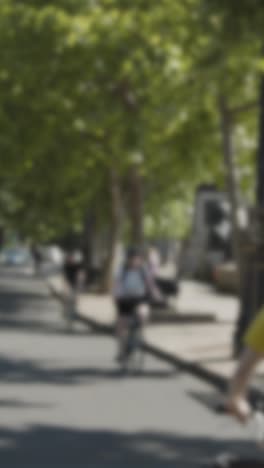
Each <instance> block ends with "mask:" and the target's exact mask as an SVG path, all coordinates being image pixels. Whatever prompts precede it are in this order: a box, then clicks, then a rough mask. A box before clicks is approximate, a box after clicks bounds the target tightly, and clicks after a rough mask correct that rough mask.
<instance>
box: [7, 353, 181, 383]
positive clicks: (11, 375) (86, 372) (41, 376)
mask: <svg viewBox="0 0 264 468" xmlns="http://www.w3.org/2000/svg"><path fill="white" fill-rule="evenodd" d="M176 375H177V374H176V373H175V370H173V372H172V371H170V370H169V371H168V370H160V369H156V370H155V369H149V370H145V371H142V372H141V373H140V374H124V373H123V372H122V371H121V370H120V369H119V368H98V367H91V366H82V367H69V366H68V365H67V367H55V366H53V367H50V366H49V363H48V362H46V363H45V361H36V360H34V361H33V360H26V359H10V358H9V357H7V356H0V380H1V383H23V384H25V383H27V384H36V383H37V384H40V383H41V384H44V385H50V384H52V385H74V384H78V383H83V382H85V383H88V384H92V383H97V382H100V381H102V382H103V381H104V380H113V381H119V380H121V379H124V378H126V379H128V378H130V379H150V380H151V379H153V380H155V379H169V378H171V377H173V378H175V376H176Z"/></svg>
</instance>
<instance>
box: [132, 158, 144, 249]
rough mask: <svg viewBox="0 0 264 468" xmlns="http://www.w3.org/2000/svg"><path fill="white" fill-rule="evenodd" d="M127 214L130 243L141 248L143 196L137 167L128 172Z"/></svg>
mask: <svg viewBox="0 0 264 468" xmlns="http://www.w3.org/2000/svg"><path fill="white" fill-rule="evenodd" d="M128 212H129V218H130V233H131V236H130V237H131V243H132V244H134V245H137V246H142V245H143V243H144V195H143V181H142V177H141V175H140V174H139V169H138V167H137V166H133V167H131V169H130V172H129V193H128Z"/></svg>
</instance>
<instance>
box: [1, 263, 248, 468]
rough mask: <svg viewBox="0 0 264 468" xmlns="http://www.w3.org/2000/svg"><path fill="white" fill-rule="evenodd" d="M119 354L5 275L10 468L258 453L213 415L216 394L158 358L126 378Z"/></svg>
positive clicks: (40, 293) (36, 288)
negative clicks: (67, 328)
mask: <svg viewBox="0 0 264 468" xmlns="http://www.w3.org/2000/svg"><path fill="white" fill-rule="evenodd" d="M114 352H115V344H114V341H113V340H112V339H111V338H106V337H103V336H96V335H94V334H93V333H92V332H91V331H90V330H88V329H86V328H81V326H80V328H78V330H76V333H75V334H74V335H67V334H65V333H64V330H63V324H62V321H61V314H60V308H59V305H58V304H57V303H56V302H55V301H54V300H53V299H51V298H50V297H49V294H48V291H47V288H46V287H45V285H44V284H43V283H42V282H41V281H39V280H32V278H30V277H28V278H27V277H24V276H20V275H19V274H17V275H14V274H12V275H10V274H7V273H6V272H3V271H2V273H1V272H0V380H1V390H0V411H1V418H0V461H1V466H3V467H5V468H6V467H11V466H19V467H33V466H34V467H54V468H55V467H56V468H57V467H60V466H61V467H62V466H63V467H65V466H66V467H72V468H74V467H77V468H78V467H84V466H85V467H90V466H91V467H95V468H98V467H100V468H103V467H105V468H106V467H119V466H120V467H121V466H122V467H125V466H126V467H128V468H132V467H137V468H140V467H148V466H151V467H154V468H160V467H166V466H176V467H179V468H185V467H186V468H195V467H203V466H205V467H206V466H211V461H212V459H213V458H214V457H215V456H216V455H217V454H219V453H221V452H223V451H228V450H233V451H235V452H241V453H242V452H243V453H249V452H250V451H252V450H253V451H255V448H254V446H253V444H252V443H250V442H248V440H249V437H250V434H249V431H248V430H244V429H241V428H240V427H238V426H237V425H236V424H235V423H231V422H229V420H226V419H225V418H224V419H222V418H219V417H216V416H215V414H214V412H213V411H212V410H211V409H210V401H211V399H212V398H214V391H213V389H212V388H210V387H207V386H205V385H204V384H203V383H201V382H199V381H198V380H195V379H193V378H191V377H190V376H187V375H183V374H181V373H179V372H177V370H174V369H171V368H170V367H168V366H167V365H165V364H163V363H160V362H158V361H156V360H153V359H152V358H148V359H147V361H146V369H145V372H144V375H143V376H142V377H138V378H137V377H127V378H122V377H120V375H119V373H118V370H117V369H116V367H115V364H114V363H113V355H114ZM208 403H209V407H208V406H207V405H208Z"/></svg>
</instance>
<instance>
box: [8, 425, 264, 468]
mask: <svg viewBox="0 0 264 468" xmlns="http://www.w3.org/2000/svg"><path fill="white" fill-rule="evenodd" d="M252 450H253V447H252V444H249V443H245V442H244V441H241V440H238V439H234V440H221V441H220V440H217V439H214V438H209V437H194V436H183V435H181V434H171V433H159V432H139V433H126V432H122V433H121V432H114V431H104V430H98V431H96V430H78V429H74V428H66V427H55V426H33V427H31V428H29V429H26V430H24V431H21V432H20V431H14V430H9V429H5V428H2V429H0V459H1V465H2V466H3V467H5V468H7V467H18V466H19V467H33V466H34V467H38V468H44V467H49V468H55V467H56V468H58V467H74V468H80V467H93V468H118V467H127V468H132V467H133V468H136V467H137V468H141V467H142V468H143V467H144V468H145V467H152V468H161V467H170V466H171V467H172V466H173V467H178V468H202V467H206V466H207V467H210V466H212V463H213V460H214V459H215V457H217V456H218V455H219V453H221V452H223V451H224V452H226V451H232V452H233V453H236V454H240V455H244V456H246V455H249V454H250V453H252ZM263 463H264V459H263Z"/></svg>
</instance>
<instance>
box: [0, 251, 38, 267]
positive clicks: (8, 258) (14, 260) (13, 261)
mask: <svg viewBox="0 0 264 468" xmlns="http://www.w3.org/2000/svg"><path fill="white" fill-rule="evenodd" d="M31 261H32V257H31V254H30V251H29V249H28V248H26V247H13V248H7V249H4V250H2V251H1V253H0V263H2V265H7V266H23V265H27V264H28V263H30V262H31Z"/></svg>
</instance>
